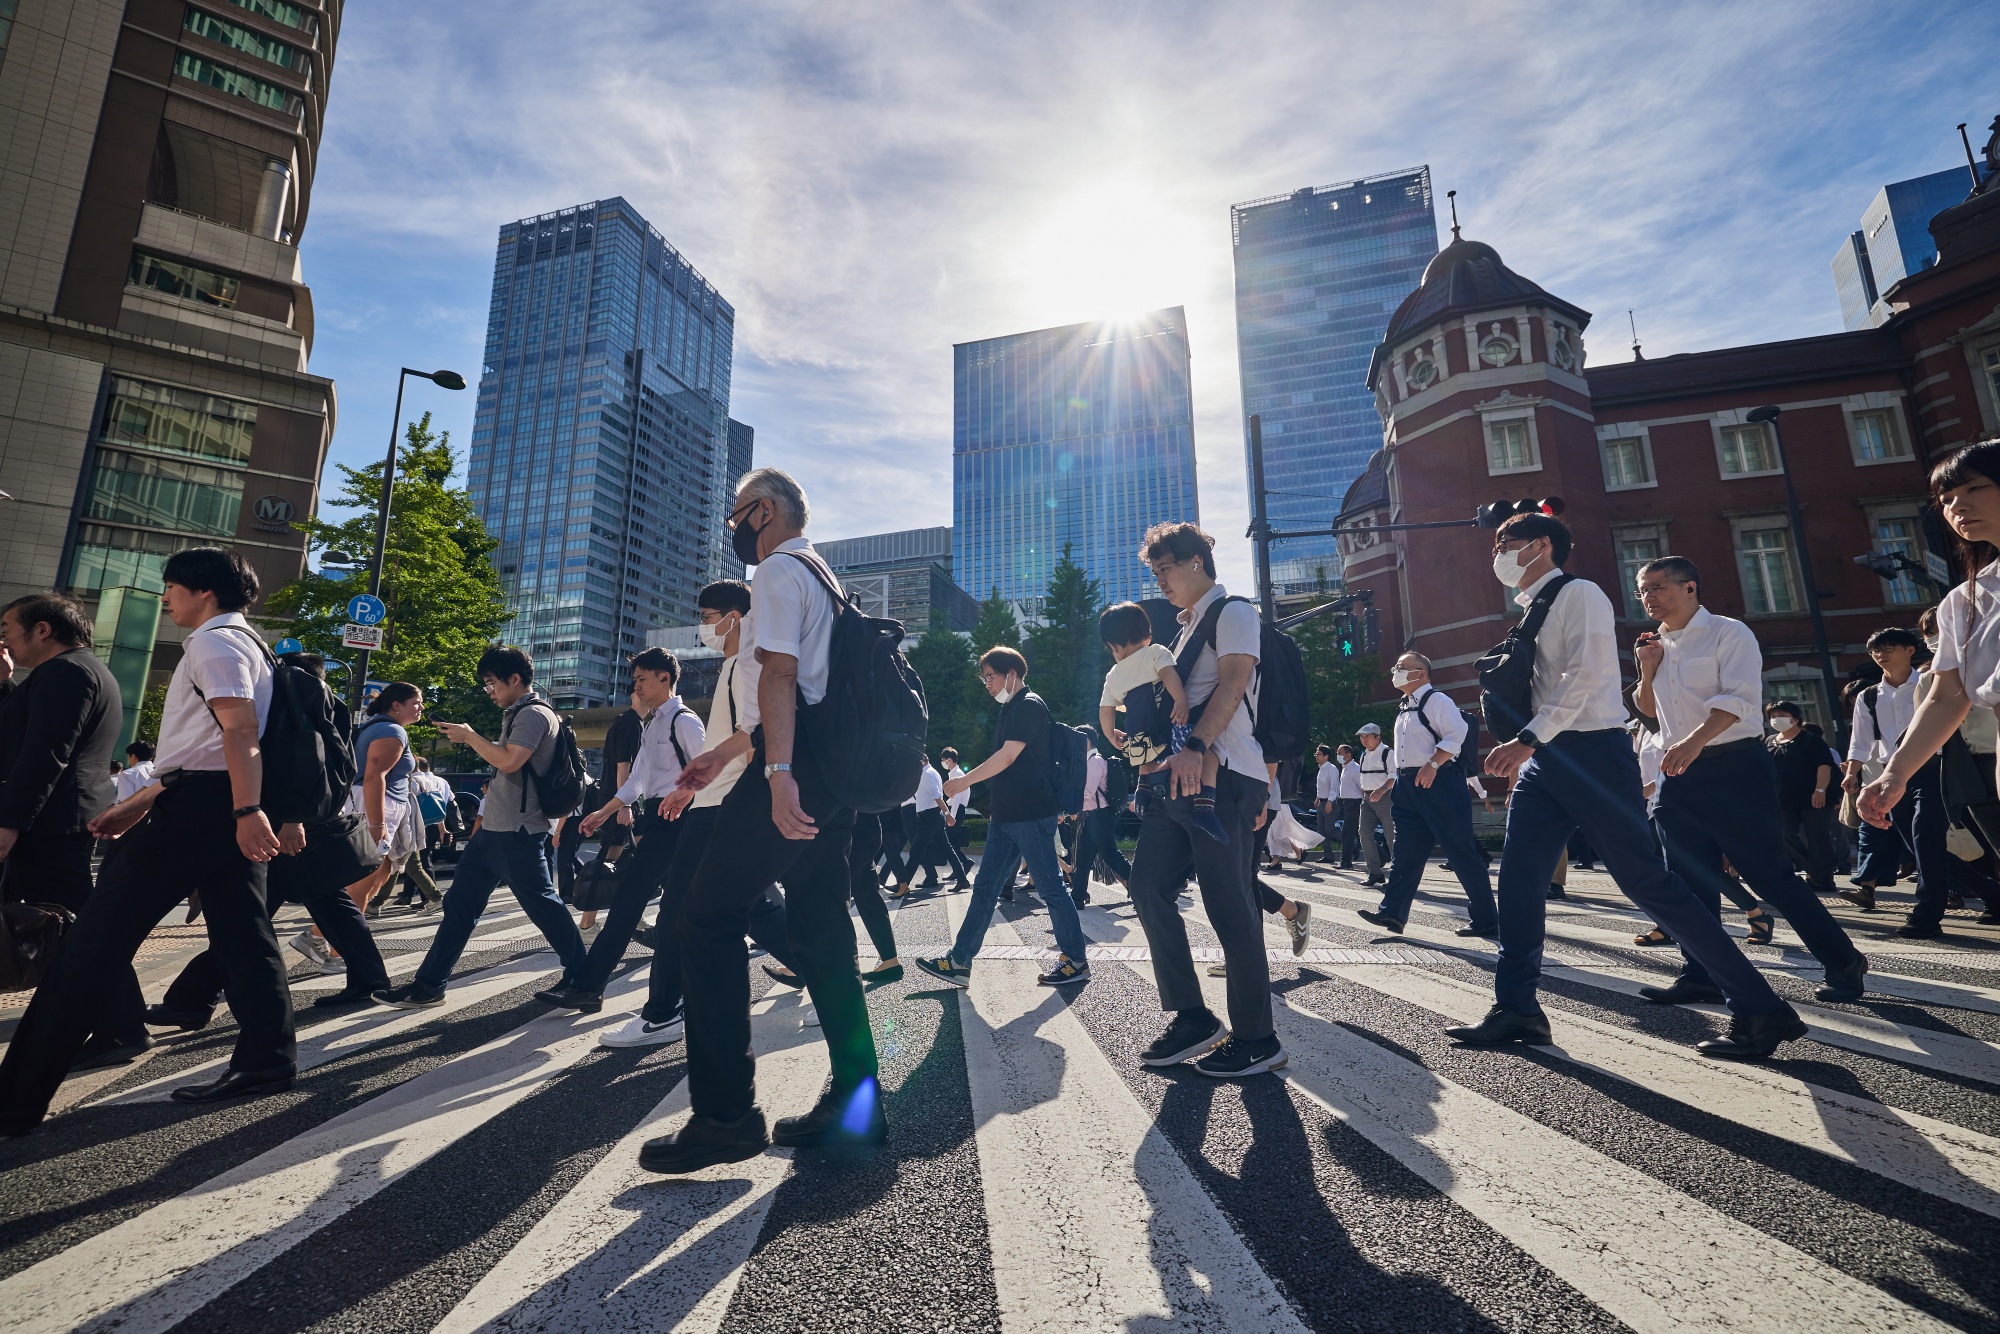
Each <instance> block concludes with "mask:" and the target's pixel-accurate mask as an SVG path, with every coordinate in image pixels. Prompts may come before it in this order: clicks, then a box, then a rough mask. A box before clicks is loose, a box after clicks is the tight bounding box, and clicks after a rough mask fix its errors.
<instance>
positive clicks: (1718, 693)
mask: <svg viewBox="0 0 2000 1334" xmlns="http://www.w3.org/2000/svg"><path fill="white" fill-rule="evenodd" d="M1660 643H1661V644H1663V645H1665V647H1666V656H1665V657H1664V658H1662V659H1661V660H1660V667H1659V670H1658V671H1656V672H1654V673H1653V704H1654V707H1655V708H1656V709H1658V711H1659V719H1660V738H1661V741H1662V743H1663V744H1664V745H1665V746H1666V747H1673V746H1675V745H1678V744H1679V743H1681V742H1683V741H1685V740H1687V739H1688V738H1689V737H1690V736H1693V735H1694V733H1695V731H1696V729H1698V728H1699V727H1701V725H1702V724H1704V723H1706V722H1707V721H1708V714H1709V710H1711V709H1721V710H1722V711H1723V712H1725V713H1733V714H1735V715H1736V721H1735V722H1733V723H1731V724H1730V725H1729V726H1728V728H1726V729H1725V730H1724V731H1723V732H1722V733H1721V735H1719V736H1714V737H1711V738H1709V742H1708V744H1709V745H1711V746H1720V745H1725V744H1727V743H1728V742H1731V741H1745V740H1748V739H1749V738H1751V737H1754V736H1761V735H1763V732H1764V718H1763V712H1764V710H1763V707H1762V704H1763V698H1764V651H1763V650H1762V649H1761V648H1759V647H1758V646H1757V636H1756V635H1754V634H1752V633H1751V632H1750V627H1749V626H1747V625H1745V624H1743V622H1741V621H1737V620H1731V619H1730V618H1729V617H1727V616H1717V615H1716V614H1715V613H1714V612H1711V611H1710V610H1709V609H1708V608H1706V607H1699V608H1697V609H1696V610H1695V613H1694V618H1693V619H1692V620H1690V621H1689V622H1688V623H1687V624H1686V625H1684V626H1682V627H1681V628H1680V629H1678V630H1662V631H1661V632H1660ZM1537 735H1539V733H1538V734H1537Z"/></svg>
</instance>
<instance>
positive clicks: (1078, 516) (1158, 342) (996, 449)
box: [951, 306, 1201, 615]
mask: <svg viewBox="0 0 2000 1334" xmlns="http://www.w3.org/2000/svg"><path fill="white" fill-rule="evenodd" d="M952 385H953V399H954V403H953V418H952V461H951V481H952V497H951V510H952V541H951V552H952V571H953V573H954V575H955V576H956V578H957V581H958V583H959V586H960V587H962V588H964V589H965V590H966V591H967V592H968V593H971V594H972V595H973V596H974V597H976V598H982V599H983V598H986V597H989V596H991V595H992V593H993V590H994V589H996V588H997V589H998V590H999V591H1000V596H1001V597H1003V598H1005V599H1007V600H1008V601H1009V602H1012V603H1014V604H1015V605H1016V606H1017V607H1018V608H1020V609H1022V610H1023V611H1025V612H1027V613H1028V614H1030V615H1033V614H1034V613H1035V612H1036V611H1037V610H1038V609H1039V608H1040V606H1041V598H1042V595H1043V594H1044V593H1045V592H1046V591H1047V590H1048V585H1049V574H1050V571H1052V570H1053V569H1054V568H1055V563H1056V561H1057V560H1058V559H1060V558H1061V556H1062V550H1063V545H1064V544H1065V543H1068V544H1070V545H1071V546H1072V548H1073V552H1074V559H1075V560H1076V562H1077V564H1079V565H1081V566H1082V567H1083V568H1084V570H1085V571H1086V572H1087V573H1088V574H1089V575H1090V577H1091V578H1093V579H1096V580H1098V581H1099V583H1100V584H1101V585H1102V586H1103V592H1104V597H1105V600H1106V601H1107V602H1116V601H1119V600H1121V599H1125V598H1140V597H1152V596H1157V594H1158V589H1157V587H1156V586H1155V585H1154V583H1153V580H1152V576H1151V575H1150V574H1148V573H1147V571H1146V567H1145V566H1144V565H1142V564H1141V563H1140V561H1139V539H1140V537H1141V536H1142V535H1143V534H1144V533H1145V531H1146V529H1147V528H1148V527H1150V526H1151V525H1152V524H1155V523H1159V522H1162V521H1164V520H1174V521H1179V520H1188V521H1190V522H1199V521H1200V518H1201V507H1200V502H1199V501H1198V499H1197V497H1196V493H1195V473H1194V400H1193V397H1192V396H1191V394H1190V392H1189V388H1188V339H1187V315H1186V312H1185V311H1184V310H1183V309H1182V308H1181V307H1179V306H1175V307H1172V308H1171V309H1167V310H1156V311H1152V312H1150V313H1149V314H1145V315H1141V316H1138V317H1137V318H1134V319H1130V320H1118V321H1111V322H1104V323H1094V324H1071V325H1066V326H1064V327H1063V328H1060V329H1039V330H1036V331H1035V332H1033V333H1022V334H1010V335H1008V336H1006V337H1004V338H987V339H982V340H980V341H979V342H976V343H960V344H958V345H956V346H955V347H953V348H952Z"/></svg>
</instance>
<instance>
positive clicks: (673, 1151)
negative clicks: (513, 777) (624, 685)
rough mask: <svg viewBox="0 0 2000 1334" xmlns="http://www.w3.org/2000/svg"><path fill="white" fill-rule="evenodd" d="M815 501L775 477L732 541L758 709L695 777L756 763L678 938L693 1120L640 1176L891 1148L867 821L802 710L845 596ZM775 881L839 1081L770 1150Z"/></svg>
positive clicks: (750, 710) (741, 509)
mask: <svg viewBox="0 0 2000 1334" xmlns="http://www.w3.org/2000/svg"><path fill="white" fill-rule="evenodd" d="M807 517H808V511H807V508H806V497H805V492H804V491H802V490H800V488H799V484H798V483H797V482H796V481H794V480H792V478H791V477H790V476H788V475H787V474H785V473H783V472H780V471H779V470H778V469H776V468H758V469H756V470H755V471H753V472H750V473H747V474H745V475H744V478H743V480H742V482H740V483H739V484H738V486H737V488H736V503H735V505H734V506H733V507H732V508H731V510H730V513H729V519H728V523H729V528H730V537H731V542H732V545H733V546H734V548H735V551H736V556H737V558H738V559H739V560H741V561H742V562H743V563H744V564H745V565H754V566H756V567H757V573H756V575H755V576H754V577H753V578H752V580H751V584H750V589H751V595H750V613H749V615H748V616H746V617H745V618H744V619H743V623H742V629H741V631H740V640H739V657H740V660H741V662H742V679H743V691H744V701H743V710H742V713H741V715H740V716H739V717H738V719H737V721H736V729H737V730H736V731H735V732H734V734H732V735H731V736H730V738H729V739H728V740H727V741H724V742H723V743H722V744H721V745H718V746H715V747H714V748H712V749H709V750H705V751H703V752H702V753H701V754H700V755H697V756H695V757H694V758H693V759H691V760H689V761H688V763H687V764H686V766H685V767H684V768H683V769H682V770H681V777H680V782H679V786H680V787H682V788H687V789H691V790H694V791H697V792H698V791H700V790H701V789H702V788H704V787H706V786H708V785H709V783H711V782H713V781H714V780H715V779H716V777H717V776H718V775H720V774H721V773H722V772H723V771H724V770H725V769H727V768H728V767H729V766H730V763H731V762H732V761H734V760H736V759H739V758H742V757H748V760H749V763H748V765H747V767H745V768H744V769H743V772H742V776H741V777H740V778H738V779H737V780H736V785H735V786H734V787H732V788H731V789H730V790H729V795H728V796H726V797H724V798H723V800H722V805H721V808H720V811H719V813H718V814H717V816H716V819H715V827H714V829H713V831H712V832H711V833H710V835H709V841H708V846H707V849H706V851H705V852H704V853H703V854H702V859H701V864H700V865H699V866H698V867H697V868H696V870H695V872H694V878H693V879H692V880H691V881H690V882H689V884H688V887H687V891H686V894H685V896H684V897H683V899H682V902H681V910H680V920H679V923H678V935H679V937H680V942H681V972H682V977H683V983H684V987H685V999H684V1001H683V1005H684V1007H685V1014H686V1022H687V1081H688V1095H689V1101H690V1102H691V1103H692V1104H693V1110H694V1115H693V1116H692V1117H690V1118H689V1120H688V1122H687V1124H686V1125H685V1126H684V1127H683V1128H682V1129H681V1130H680V1131H679V1132H678V1133H676V1134H673V1135H667V1136H662V1137H661V1138H659V1139H655V1140H650V1141H648V1142H647V1144H646V1145H645V1146H644V1148H642V1149H641V1150H640V1153H639V1163H640V1165H641V1166H642V1167H645V1168H647V1169H649V1170H651V1171H655V1172H693V1171H697V1170H699V1169H701V1168H703V1167H708V1166H711V1165H713V1164H716V1163H735V1162H742V1161H743V1160H745V1159H747V1158H753V1157H755V1156H756V1155H758V1154H760V1153H762V1152H763V1151H764V1149H765V1148H766V1147H767V1146H768V1145H769V1144H770V1143H771V1142H773V1141H775V1142H777V1143H778V1144H781V1145H785V1146H789V1147H792V1148H811V1147H815V1146H819V1145H827V1144H836V1143H839V1144H880V1143H881V1142H882V1141H883V1140H884V1139H886V1138H887V1136H888V1127H887V1125H886V1124H885V1123H884V1121H883V1118H882V1100H881V1091H880V1089H879V1088H878V1086H877V1083H876V1063H875V1039H874V1035H873V1034H872V1033H871V1032H870V1031H869V1027H868V1005H867V1002H866V1001H865V1000H864V999H863V997H862V991H861V976H860V973H859V972H858V971H857V969H856V965H855V957H854V922H853V919H852V918H850V917H849V916H848V915H847V895H848V867H847V857H848V844H849V840H850V839H851V838H852V836H853V833H854V811H853V810H852V809H851V808H849V807H847V806H845V805H843V804H842V803H841V798H840V797H839V795H838V794H836V793H835V792H833V791H832V790H831V789H830V788H829V786H828V784H827V781H826V779H825V778H824V777H823V763H822V762H823V760H824V759H825V757H816V756H814V754H813V753H812V747H811V744H810V741H809V739H808V737H807V736H806V734H805V733H804V732H803V730H802V729H801V728H800V727H799V722H800V719H799V704H800V701H801V700H803V701H804V703H806V704H808V705H810V704H817V703H818V702H819V701H820V700H822V699H824V698H825V697H826V691H827V677H828V671H829V665H830V658H831V648H832V642H833V623H834V618H835V615H836V605H835V598H836V597H837V596H844V594H842V593H841V592H840V582H839V580H837V579H836V578H835V577H834V575H833V572H832V570H830V569H829V568H828V567H827V564H826V561H825V560H824V559H823V558H822V557H821V556H820V555H819V553H818V552H816V551H814V550H813V547H812V544H811V543H810V542H808V541H806V539H805V526H806V520H807ZM773 881H778V882H780V883H782V884H783V885H784V887H785V910H786V917H787V930H788V933H789V935H790V937H791V945H792V952H793V954H794V956H795V959H796V962H797V965H798V971H799V974H800V976H801V977H802V978H803V979H804V981H805V984H806V989H807V990H808V991H809V992H810V993H811V995H812V1001H813V1005H814V1007H815V1008H816V1010H817V1012H818V1015H819V1021H820V1031H821V1033H822V1035H823V1036H824V1037H825V1038H826V1045H827V1051H828V1054H829V1056H830V1057H831V1058H832V1067H833V1077H832V1079H831V1081H830V1082H829V1084H828V1087H827V1089H826V1091H825V1092H824V1093H823V1094H822V1095H821V1096H820V1100H819V1102H818V1103H817V1104H816V1105H815V1106H814V1107H813V1109H812V1110H811V1111H809V1112H807V1113H805V1114H804V1115H803V1116H791V1117H785V1118H783V1119H782V1120H780V1121H779V1122H778V1124H777V1126H776V1132H775V1134H771V1135H769V1136H767V1135H766V1132H765V1128H764V1113H763V1111H762V1110H761V1109H760V1108H759V1107H758V1106H757V1101H756V1084H755V1081H756V1069H757V1065H756V1058H755V1057H754V1056H753V1055H752V1054H751V1050H750V979H749V955H748V952H747V951H746V950H745V948H744V945H743V935H744V931H745V930H746V929H747V925H748V922H749V917H750V909H751V907H752V906H753V905H755V904H756V903H757V902H758V900H760V899H761V898H762V897H763V895H764V890H765V887H766V886H767V885H769V884H771V883H772V882H773Z"/></svg>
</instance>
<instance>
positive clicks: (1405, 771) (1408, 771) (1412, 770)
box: [1396, 760, 1458, 774]
mask: <svg viewBox="0 0 2000 1334" xmlns="http://www.w3.org/2000/svg"><path fill="white" fill-rule="evenodd" d="M1457 763H1458V761H1457V760H1446V761H1445V762H1444V763H1443V764H1440V765H1438V766H1437V768H1438V771H1439V772H1440V773H1442V772H1443V771H1444V770H1446V769H1449V768H1450V767H1451V766H1452V765H1454V764H1457ZM1423 767H1424V766H1423V765H1421V764H1413V765H1411V766H1410V767H1409V768H1407V769H1398V770H1396V772H1397V773H1399V774H1413V773H1415V772H1417V770H1419V769H1421V768H1423Z"/></svg>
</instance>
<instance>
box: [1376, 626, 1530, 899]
mask: <svg viewBox="0 0 2000 1334" xmlns="http://www.w3.org/2000/svg"><path fill="white" fill-rule="evenodd" d="M1390 680H1391V681H1393V682H1394V683H1395V686H1396V689H1398V690H1400V691H1402V692H1403V702H1402V703H1401V704H1399V705H1397V706H1396V756H1397V764H1398V768H1397V770H1396V785H1395V789H1394V791H1393V792H1392V793H1391V796H1390V800H1391V801H1392V802H1394V803H1395V804H1394V810H1395V812H1396V814H1395V826H1396V833H1395V845H1394V849H1393V851H1392V854H1391V860H1390V866H1389V887H1388V889H1387V890H1385V891H1384V892H1383V894H1382V906H1381V908H1380V909H1379V910H1377V911H1375V912H1367V911H1365V910H1364V911H1363V912H1362V913H1361V918H1362V920H1363V921H1368V922H1373V923H1374V924H1375V925H1376V926H1379V927H1381V928H1383V929H1384V930H1386V931H1393V932H1395V933H1396V934H1397V935H1399V936H1400V935H1402V934H1403V927H1404V925H1405V923H1407V922H1408V921H1409V917H1410V905H1411V904H1412V903H1413V902H1415V900H1416V897H1417V882H1418V881H1419V880H1421V879H1423V874H1424V864H1425V863H1426V862H1428V861H1429V860H1430V855H1431V849H1432V848H1435V847H1442V848H1443V849H1444V855H1445V859H1446V860H1447V861H1448V862H1450V863H1451V869H1452V872H1453V874H1455V875H1457V876H1458V883H1459V885H1460V886H1461V887H1462V888H1463V889H1464V890H1465V901H1466V902H1467V903H1468V904H1470V905H1471V907H1472V922H1471V924H1470V925H1469V926H1466V927H1464V928H1462V929H1461V930H1460V931H1459V932H1458V934H1459V935H1461V936H1483V937H1491V936H1495V935H1498V934H1499V931H1500V927H1499V922H1498V913H1497V911H1496V909H1495V908H1494V905H1493V883H1492V881H1491V879H1490V878H1489V877H1488V875H1487V871H1486V859H1485V858H1484V857H1483V856H1481V855H1480V852H1479V840H1478V839H1476V838H1474V837H1473V834H1472V796H1471V793H1470V791H1469V790H1468V789H1467V788H1466V786H1465V776H1464V774H1463V772H1462V771H1461V770H1460V768H1459V764H1458V752H1459V748H1460V747H1462V746H1463V745H1464V744H1465V734H1466V726H1465V718H1464V716H1463V715H1461V714H1460V713H1459V711H1458V705H1456V704H1454V703H1452V702H1451V696H1449V695H1447V694H1445V693H1444V692H1443V691H1442V690H1439V689H1437V688H1436V687H1434V686H1432V685H1431V660H1430V659H1429V658H1426V657H1425V656H1424V655H1423V654H1421V653H1405V654H1404V655H1403V656H1402V657H1400V658H1398V659H1396V670H1395V671H1394V673H1393V674H1392V675H1391V676H1390ZM1413 761H1414V763H1413Z"/></svg>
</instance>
